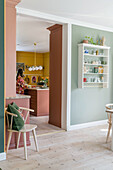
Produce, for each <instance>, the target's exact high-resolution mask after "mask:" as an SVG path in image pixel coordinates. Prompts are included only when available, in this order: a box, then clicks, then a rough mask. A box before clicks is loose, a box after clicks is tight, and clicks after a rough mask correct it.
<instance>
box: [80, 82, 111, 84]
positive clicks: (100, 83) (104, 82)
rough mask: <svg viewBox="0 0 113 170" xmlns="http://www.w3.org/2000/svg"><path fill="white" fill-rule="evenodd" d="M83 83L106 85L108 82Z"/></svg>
mask: <svg viewBox="0 0 113 170" xmlns="http://www.w3.org/2000/svg"><path fill="white" fill-rule="evenodd" d="M83 83H85V84H104V83H105V84H106V83H108V82H83Z"/></svg>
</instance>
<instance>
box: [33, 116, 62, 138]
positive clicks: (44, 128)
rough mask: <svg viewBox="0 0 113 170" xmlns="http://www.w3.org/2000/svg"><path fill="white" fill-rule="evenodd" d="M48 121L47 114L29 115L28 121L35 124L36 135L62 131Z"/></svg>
mask: <svg viewBox="0 0 113 170" xmlns="http://www.w3.org/2000/svg"><path fill="white" fill-rule="evenodd" d="M48 121H49V116H41V117H35V116H31V117H30V123H31V124H35V125H37V127H38V128H37V129H36V131H37V135H38V136H40V135H45V134H50V133H57V132H59V131H62V129H60V128H58V127H56V126H53V125H50V124H48ZM31 134H32V133H31Z"/></svg>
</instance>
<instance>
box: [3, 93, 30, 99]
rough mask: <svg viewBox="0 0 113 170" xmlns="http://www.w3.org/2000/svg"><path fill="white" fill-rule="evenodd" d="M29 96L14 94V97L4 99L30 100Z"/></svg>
mask: <svg viewBox="0 0 113 170" xmlns="http://www.w3.org/2000/svg"><path fill="white" fill-rule="evenodd" d="M30 98H31V96H29V95H22V94H16V96H14V97H6V100H8V99H30Z"/></svg>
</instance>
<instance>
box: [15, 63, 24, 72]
mask: <svg viewBox="0 0 113 170" xmlns="http://www.w3.org/2000/svg"><path fill="white" fill-rule="evenodd" d="M20 68H21V69H22V70H23V71H25V65H24V63H16V71H18V70H19V69H20Z"/></svg>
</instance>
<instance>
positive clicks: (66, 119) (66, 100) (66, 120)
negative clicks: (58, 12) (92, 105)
mask: <svg viewBox="0 0 113 170" xmlns="http://www.w3.org/2000/svg"><path fill="white" fill-rule="evenodd" d="M16 10H17V14H20V15H26V16H31V17H35V18H37V19H43V20H45V21H48V22H49V21H50V22H51V21H53V22H55V24H61V25H63V35H62V107H61V108H62V109H61V128H62V129H65V130H69V129H70V105H71V23H68V21H67V20H66V19H64V18H62V17H57V16H54V15H49V14H46V13H41V12H38V11H33V10H29V9H25V8H18V7H16Z"/></svg>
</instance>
